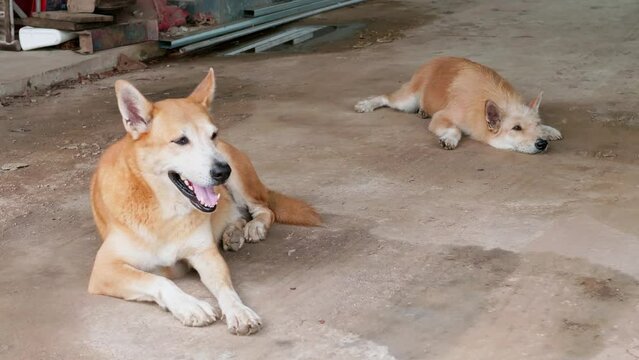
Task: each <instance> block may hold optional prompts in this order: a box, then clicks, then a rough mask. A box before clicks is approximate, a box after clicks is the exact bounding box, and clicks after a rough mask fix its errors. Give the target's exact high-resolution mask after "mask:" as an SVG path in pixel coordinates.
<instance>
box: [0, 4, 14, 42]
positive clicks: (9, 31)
mask: <svg viewBox="0 0 639 360" xmlns="http://www.w3.org/2000/svg"><path fill="white" fill-rule="evenodd" d="M11 1H12V0H0V5H1V7H0V11H2V12H3V14H2V18H1V20H0V21H2V32H3V35H4V36H3V38H2V39H0V40H2V41H4V42H7V43H10V42H12V41H13V24H12V22H13V21H12V20H13V19H12V17H11V15H12V13H11V12H12V7H11Z"/></svg>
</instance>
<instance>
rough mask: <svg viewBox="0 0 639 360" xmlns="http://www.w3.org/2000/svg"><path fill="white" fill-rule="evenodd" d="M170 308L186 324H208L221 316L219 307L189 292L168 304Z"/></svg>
mask: <svg viewBox="0 0 639 360" xmlns="http://www.w3.org/2000/svg"><path fill="white" fill-rule="evenodd" d="M168 310H169V311H170V312H171V314H173V316H175V317H176V318H177V319H178V320H180V322H181V323H182V324H184V325H186V326H206V325H210V324H212V323H214V322H215V321H217V320H218V319H219V318H221V313H220V311H219V310H218V309H217V308H215V307H213V306H212V305H211V304H209V303H207V302H206V301H202V300H198V299H196V298H194V297H193V296H191V295H187V294H185V295H184V296H182V297H181V299H179V300H178V301H175V302H173V304H171V305H170V306H168Z"/></svg>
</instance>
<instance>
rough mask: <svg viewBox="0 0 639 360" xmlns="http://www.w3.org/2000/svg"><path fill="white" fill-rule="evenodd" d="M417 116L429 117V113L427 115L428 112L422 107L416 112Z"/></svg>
mask: <svg viewBox="0 0 639 360" xmlns="http://www.w3.org/2000/svg"><path fill="white" fill-rule="evenodd" d="M417 116H419V117H420V118H422V119H428V118H429V117H430V115H428V113H427V112H426V110H424V109H419V111H418V112H417Z"/></svg>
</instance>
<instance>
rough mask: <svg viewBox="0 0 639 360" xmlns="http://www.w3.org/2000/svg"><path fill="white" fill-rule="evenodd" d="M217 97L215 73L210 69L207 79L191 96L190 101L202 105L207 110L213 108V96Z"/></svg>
mask: <svg viewBox="0 0 639 360" xmlns="http://www.w3.org/2000/svg"><path fill="white" fill-rule="evenodd" d="M214 95H215V72H214V71H213V68H210V69H209V73H208V74H206V77H205V78H204V80H202V82H201V83H200V85H198V86H197V87H196V88H195V90H193V92H192V93H191V95H189V99H191V101H193V102H195V103H198V104H202V106H204V107H205V108H207V109H210V108H211V103H212V102H213V96H214Z"/></svg>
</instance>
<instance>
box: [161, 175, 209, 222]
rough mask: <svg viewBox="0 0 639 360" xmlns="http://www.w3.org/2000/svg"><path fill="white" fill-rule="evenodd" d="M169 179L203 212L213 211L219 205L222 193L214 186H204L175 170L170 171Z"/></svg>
mask: <svg viewBox="0 0 639 360" xmlns="http://www.w3.org/2000/svg"><path fill="white" fill-rule="evenodd" d="M169 179H171V181H173V184H175V186H176V187H177V188H178V190H180V192H181V193H182V195H184V196H186V197H187V198H188V199H189V200H191V203H192V204H193V206H195V208H196V209H198V210H200V211H203V212H213V211H215V208H216V207H217V201H218V200H219V199H220V194H218V193H216V192H215V190H213V187H212V186H211V187H203V186H200V185H197V184H194V183H193V182H191V181H189V180H188V179H185V178H184V177H182V175H180V174H178V173H176V172H175V171H171V172H169Z"/></svg>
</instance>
